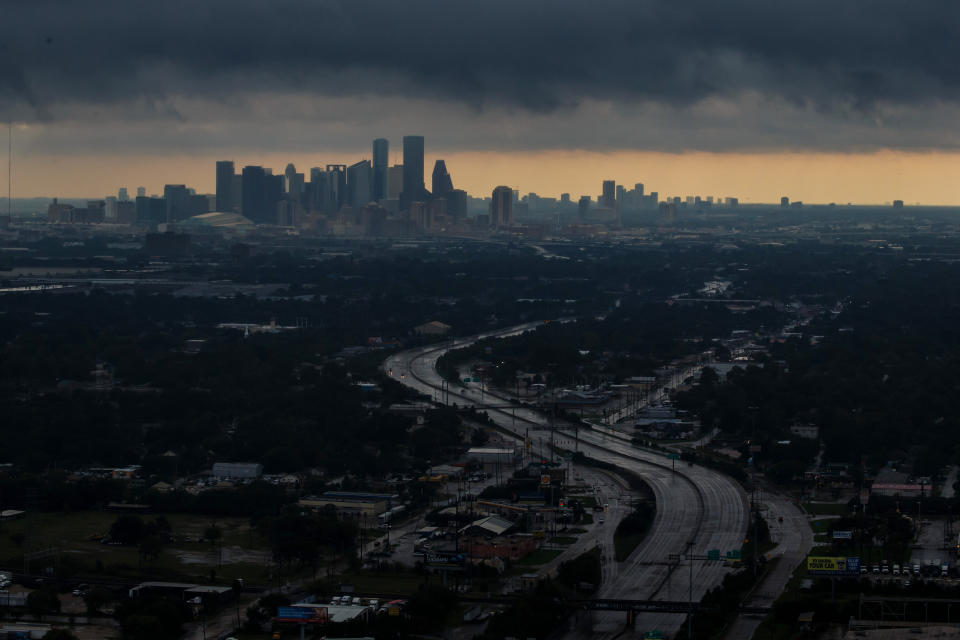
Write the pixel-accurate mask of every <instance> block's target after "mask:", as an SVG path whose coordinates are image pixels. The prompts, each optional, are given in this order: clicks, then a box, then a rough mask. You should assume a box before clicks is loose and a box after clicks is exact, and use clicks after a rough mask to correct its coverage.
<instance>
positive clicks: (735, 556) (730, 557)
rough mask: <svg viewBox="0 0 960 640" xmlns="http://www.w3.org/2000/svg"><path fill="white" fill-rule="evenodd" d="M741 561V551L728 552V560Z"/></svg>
mask: <svg viewBox="0 0 960 640" xmlns="http://www.w3.org/2000/svg"><path fill="white" fill-rule="evenodd" d="M739 559H740V549H733V550H732V551H727V560H739Z"/></svg>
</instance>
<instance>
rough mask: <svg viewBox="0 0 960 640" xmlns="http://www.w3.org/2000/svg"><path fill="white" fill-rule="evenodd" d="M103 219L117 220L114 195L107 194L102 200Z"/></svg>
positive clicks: (107, 220) (108, 220)
mask: <svg viewBox="0 0 960 640" xmlns="http://www.w3.org/2000/svg"><path fill="white" fill-rule="evenodd" d="M103 219H104V221H106V222H115V221H116V220H117V199H116V198H115V197H114V196H107V197H106V198H104V200H103Z"/></svg>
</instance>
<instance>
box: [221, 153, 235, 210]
mask: <svg viewBox="0 0 960 640" xmlns="http://www.w3.org/2000/svg"><path fill="white" fill-rule="evenodd" d="M233 172H234V169H233V161H232V160H219V161H218V162H217V211H233V208H234V206H235V205H236V204H237V203H236V202H234V195H233Z"/></svg>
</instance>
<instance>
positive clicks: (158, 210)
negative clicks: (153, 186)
mask: <svg viewBox="0 0 960 640" xmlns="http://www.w3.org/2000/svg"><path fill="white" fill-rule="evenodd" d="M138 191H139V190H138ZM134 209H135V216H136V221H137V224H138V225H140V226H142V227H149V228H150V229H156V228H157V225H158V224H161V223H163V222H164V221H165V220H166V217H167V204H166V202H164V200H163V198H148V197H147V196H139V195H138V196H137V199H136V200H135V201H134Z"/></svg>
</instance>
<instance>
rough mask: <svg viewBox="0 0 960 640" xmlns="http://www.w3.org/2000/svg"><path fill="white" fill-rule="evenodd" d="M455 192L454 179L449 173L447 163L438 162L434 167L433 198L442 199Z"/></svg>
mask: <svg viewBox="0 0 960 640" xmlns="http://www.w3.org/2000/svg"><path fill="white" fill-rule="evenodd" d="M451 191H453V179H452V178H451V177H450V174H449V173H448V172H447V163H446V162H444V161H443V160H437V162H436V163H435V164H434V165H433V197H435V198H436V197H442V196H445V195H446V194H448V193H450V192H451Z"/></svg>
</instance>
